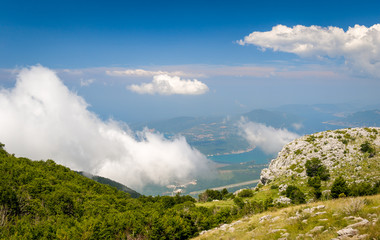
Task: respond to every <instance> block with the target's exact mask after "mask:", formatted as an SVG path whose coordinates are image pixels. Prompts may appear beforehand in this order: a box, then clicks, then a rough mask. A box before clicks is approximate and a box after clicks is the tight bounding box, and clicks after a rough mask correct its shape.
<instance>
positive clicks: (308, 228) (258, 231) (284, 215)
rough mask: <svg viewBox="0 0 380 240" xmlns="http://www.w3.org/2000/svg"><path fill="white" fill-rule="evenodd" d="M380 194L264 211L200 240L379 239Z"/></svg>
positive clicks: (218, 229)
mask: <svg viewBox="0 0 380 240" xmlns="http://www.w3.org/2000/svg"><path fill="white" fill-rule="evenodd" d="M379 220H380V195H376V196H370V197H358V198H340V199H336V200H329V201H324V202H315V203H310V204H303V205H298V206H292V207H287V208H282V209H279V210H273V211H267V212H263V213H259V214H255V215H252V216H250V217H245V218H242V219H240V220H238V221H235V222H232V223H230V224H224V225H221V226H220V227H218V228H215V229H213V230H209V231H207V232H204V233H202V234H201V235H200V236H199V237H197V238H195V239H198V240H201V239H239V240H240V239H241V240H244V239H250V240H251V239H255V240H272V239H273V240H274V239H281V240H286V239H299V240H303V239H310V240H312V239H318V240H324V239H326V240H327V239H328V240H330V239H336V240H338V239H368V240H374V239H380V221H379Z"/></svg>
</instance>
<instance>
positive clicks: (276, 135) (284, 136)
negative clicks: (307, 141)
mask: <svg viewBox="0 0 380 240" xmlns="http://www.w3.org/2000/svg"><path fill="white" fill-rule="evenodd" d="M238 126H239V129H240V130H241V132H240V134H241V135H242V136H243V137H244V138H245V139H246V140H247V141H248V142H249V143H250V144H252V145H254V146H256V147H259V148H261V149H262V150H263V151H264V152H265V153H267V154H276V153H278V152H279V151H280V150H281V149H282V147H283V146H284V145H285V144H287V143H289V142H291V141H293V140H294V139H296V138H299V137H300V136H299V135H298V134H296V133H293V132H290V131H288V130H287V129H285V128H283V129H276V128H273V127H271V126H266V125H264V124H261V123H256V122H250V121H247V120H246V119H244V118H242V119H241V120H240V121H239V122H238Z"/></svg>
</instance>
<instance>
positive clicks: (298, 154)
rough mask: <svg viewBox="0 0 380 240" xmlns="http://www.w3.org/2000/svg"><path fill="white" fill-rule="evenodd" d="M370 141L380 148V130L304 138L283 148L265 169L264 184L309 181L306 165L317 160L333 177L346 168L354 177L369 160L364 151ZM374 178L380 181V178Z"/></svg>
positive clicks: (357, 129) (350, 131)
mask: <svg viewBox="0 0 380 240" xmlns="http://www.w3.org/2000/svg"><path fill="white" fill-rule="evenodd" d="M366 141H368V142H369V143H370V144H371V145H372V146H374V147H375V148H378V147H380V128H350V129H341V130H335V131H325V132H319V133H315V134H312V135H306V136H303V137H301V138H299V139H296V140H294V141H292V142H290V143H288V144H287V145H285V146H284V147H283V149H282V150H281V151H280V152H279V153H278V156H277V158H276V159H273V160H272V161H271V163H270V165H269V167H268V168H265V169H263V170H262V172H261V176H260V182H261V183H262V184H264V185H265V184H267V183H269V182H271V181H273V180H274V179H277V178H279V177H281V176H284V177H290V176H296V177H299V178H306V170H305V167H304V166H305V163H306V161H307V160H310V159H312V158H314V157H315V158H319V159H320V160H321V161H322V164H324V165H325V166H326V167H327V168H328V169H329V170H330V172H331V173H332V174H333V175H334V172H338V171H341V170H342V169H345V170H347V171H349V172H350V174H351V175H352V174H353V173H355V172H360V171H361V170H362V164H361V163H362V161H363V160H364V159H368V157H369V156H368V155H369V154H368V153H363V152H362V151H360V148H361V144H363V143H364V142H366ZM370 157H372V156H370ZM341 173H342V172H340V174H341ZM353 177H355V176H353ZM373 177H375V178H377V179H373V180H380V176H373Z"/></svg>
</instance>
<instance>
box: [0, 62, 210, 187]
mask: <svg viewBox="0 0 380 240" xmlns="http://www.w3.org/2000/svg"><path fill="white" fill-rule="evenodd" d="M0 106H1V108H0V141H1V142H3V143H5V145H6V149H7V150H8V151H9V152H12V153H15V154H16V155H18V156H26V157H30V158H33V159H48V158H51V159H53V160H55V161H56V162H58V163H60V164H63V165H66V166H68V167H70V168H73V169H76V170H84V171H89V172H91V173H94V174H99V175H101V176H105V177H109V178H111V179H114V180H117V181H120V182H122V183H124V184H126V185H128V186H131V187H134V188H140V187H142V186H144V184H147V183H155V184H162V185H164V184H168V183H170V182H171V181H181V180H189V179H192V178H194V177H196V174H202V173H203V171H205V170H207V169H208V167H209V165H208V164H209V162H208V160H207V159H206V157H205V156H204V155H202V154H201V153H200V152H199V151H197V150H196V149H193V148H192V147H190V146H189V145H188V144H187V142H186V140H185V138H183V137H177V138H175V139H173V140H167V139H165V138H164V137H163V136H162V135H160V134H156V133H152V132H150V131H148V130H144V131H142V132H138V133H132V132H131V131H130V130H128V127H127V126H126V125H123V124H122V123H119V122H115V121H112V120H109V121H106V122H105V121H102V120H101V119H99V118H98V117H97V116H96V115H95V114H94V113H92V112H90V111H89V110H88V109H87V107H88V104H87V103H86V102H85V100H84V99H83V98H82V97H80V96H78V95H77V94H76V93H74V92H72V91H70V90H69V89H68V88H67V87H66V86H65V85H64V84H63V83H62V81H60V79H59V78H58V77H57V75H56V74H55V73H54V72H53V71H51V70H49V69H47V68H44V67H41V66H34V67H31V68H29V69H23V70H22V71H21V72H20V73H19V75H18V79H17V82H16V85H15V86H14V88H12V89H2V90H1V91H0Z"/></svg>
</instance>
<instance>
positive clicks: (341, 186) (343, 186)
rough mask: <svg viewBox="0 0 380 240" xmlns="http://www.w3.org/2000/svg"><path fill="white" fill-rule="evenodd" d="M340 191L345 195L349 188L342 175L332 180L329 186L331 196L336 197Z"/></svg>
mask: <svg viewBox="0 0 380 240" xmlns="http://www.w3.org/2000/svg"><path fill="white" fill-rule="evenodd" d="M342 193H343V194H344V195H345V196H347V195H348V193H349V189H348V187H347V183H346V180H345V179H344V178H343V177H342V176H339V177H337V178H336V179H335V180H334V183H333V185H332V186H331V197H333V198H338V197H339V196H340V195H341V194H342Z"/></svg>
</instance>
